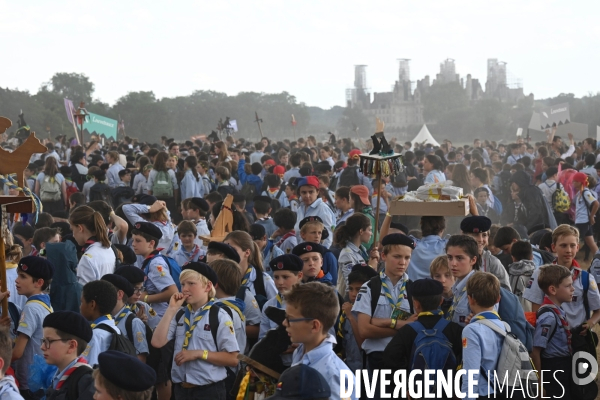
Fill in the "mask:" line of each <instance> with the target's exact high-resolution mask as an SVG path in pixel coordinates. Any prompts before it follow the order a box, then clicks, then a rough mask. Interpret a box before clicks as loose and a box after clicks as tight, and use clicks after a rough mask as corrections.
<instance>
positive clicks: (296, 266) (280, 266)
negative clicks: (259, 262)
mask: <svg viewBox="0 0 600 400" xmlns="http://www.w3.org/2000/svg"><path fill="white" fill-rule="evenodd" d="M269 267H271V271H273V272H275V271H295V272H300V271H302V268H304V261H302V259H301V258H300V257H298V256H297V255H295V254H283V255H281V256H279V257H275V258H274V259H272V260H271V261H270V262H269Z"/></svg>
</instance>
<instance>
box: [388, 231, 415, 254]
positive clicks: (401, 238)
mask: <svg viewBox="0 0 600 400" xmlns="http://www.w3.org/2000/svg"><path fill="white" fill-rule="evenodd" d="M389 244H401V245H403V246H408V247H410V248H411V249H413V250H414V249H415V241H414V240H413V239H411V238H410V237H408V236H406V235H403V234H401V233H391V234H389V235H386V236H385V237H384V238H383V239H382V240H381V245H382V246H387V245H389Z"/></svg>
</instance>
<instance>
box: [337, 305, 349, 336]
mask: <svg viewBox="0 0 600 400" xmlns="http://www.w3.org/2000/svg"><path fill="white" fill-rule="evenodd" d="M346 318H347V317H346V312H345V311H342V313H341V314H340V319H339V320H338V325H337V329H336V331H337V335H338V336H339V337H340V338H342V339H343V338H344V323H345V322H346Z"/></svg>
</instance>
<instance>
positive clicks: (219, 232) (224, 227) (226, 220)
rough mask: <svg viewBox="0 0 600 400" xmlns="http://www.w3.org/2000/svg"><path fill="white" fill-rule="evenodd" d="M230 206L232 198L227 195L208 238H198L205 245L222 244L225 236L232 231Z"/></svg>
mask: <svg viewBox="0 0 600 400" xmlns="http://www.w3.org/2000/svg"><path fill="white" fill-rule="evenodd" d="M232 206H233V196H232V195H231V194H228V195H227V197H225V200H224V201H223V205H222V206H221V212H220V213H219V216H218V217H217V219H216V221H215V223H214V225H213V227H212V231H211V232H210V236H200V239H202V241H203V242H204V244H205V245H208V243H209V242H222V241H223V239H225V236H227V234H228V233H229V232H231V231H232V230H233V211H232V210H231V207H232Z"/></svg>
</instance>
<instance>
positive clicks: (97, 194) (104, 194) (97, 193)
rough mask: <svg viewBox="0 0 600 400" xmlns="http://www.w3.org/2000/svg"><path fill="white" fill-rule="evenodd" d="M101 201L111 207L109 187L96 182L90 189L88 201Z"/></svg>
mask: <svg viewBox="0 0 600 400" xmlns="http://www.w3.org/2000/svg"><path fill="white" fill-rule="evenodd" d="M96 200H102V201H104V202H105V203H106V204H108V205H109V206H111V207H112V193H111V190H110V186H108V185H107V184H106V183H103V182H98V183H96V184H95V185H94V186H92V187H91V188H90V201H96Z"/></svg>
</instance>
